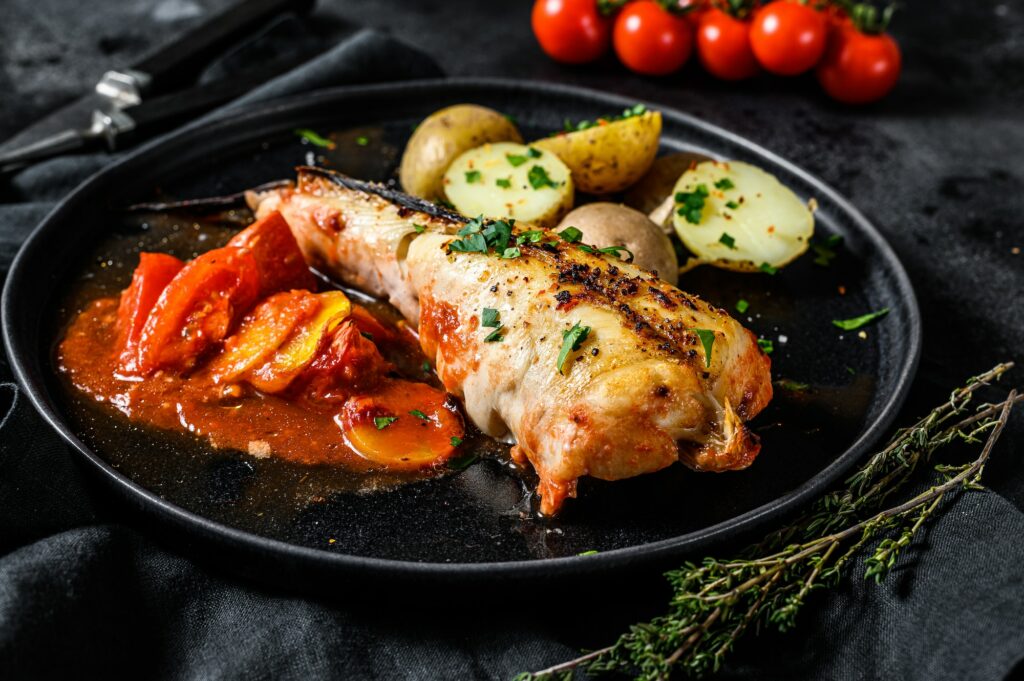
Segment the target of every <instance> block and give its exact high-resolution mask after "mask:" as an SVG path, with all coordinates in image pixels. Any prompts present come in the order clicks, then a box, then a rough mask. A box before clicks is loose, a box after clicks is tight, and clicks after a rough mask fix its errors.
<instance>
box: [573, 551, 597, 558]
mask: <svg viewBox="0 0 1024 681" xmlns="http://www.w3.org/2000/svg"><path fill="white" fill-rule="evenodd" d="M596 554H597V549H590V550H589V551H582V552H580V553H577V554H576V555H577V556H593V555H596Z"/></svg>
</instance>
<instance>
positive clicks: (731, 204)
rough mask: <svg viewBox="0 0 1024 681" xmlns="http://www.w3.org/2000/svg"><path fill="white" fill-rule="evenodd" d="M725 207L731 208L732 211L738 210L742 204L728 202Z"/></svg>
mask: <svg viewBox="0 0 1024 681" xmlns="http://www.w3.org/2000/svg"><path fill="white" fill-rule="evenodd" d="M725 207H726V208H731V209H732V210H736V209H737V208H739V207H740V204H738V203H736V202H735V201H726V202H725Z"/></svg>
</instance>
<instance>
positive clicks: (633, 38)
mask: <svg viewBox="0 0 1024 681" xmlns="http://www.w3.org/2000/svg"><path fill="white" fill-rule="evenodd" d="M692 33H693V29H691V28H690V24H689V22H687V21H686V19H684V18H683V17H682V16H675V15H673V14H671V13H670V12H668V11H666V10H665V9H664V8H663V7H662V6H661V5H659V4H658V3H657V2H655V1H654V0H637V1H636V2H631V3H629V4H628V5H626V6H625V7H624V8H623V9H622V11H621V12H619V16H618V17H616V19H615V28H614V31H613V33H612V44H613V45H614V46H615V54H617V55H618V56H619V59H620V60H621V61H622V63H623V64H625V65H626V67H627V68H629V69H630V70H632V71H636V72H637V73H643V74H646V75H649V76H663V75H665V74H667V73H672V72H673V71H675V70H677V69H679V68H680V67H681V66H682V65H683V64H685V63H686V60H687V59H689V58H690V52H692V51H693V35H692Z"/></svg>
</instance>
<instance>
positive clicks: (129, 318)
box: [117, 253, 185, 374]
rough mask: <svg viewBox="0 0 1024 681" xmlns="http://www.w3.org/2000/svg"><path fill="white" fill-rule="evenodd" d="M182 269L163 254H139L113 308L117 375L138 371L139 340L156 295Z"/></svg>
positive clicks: (156, 297)
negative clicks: (114, 312) (118, 373)
mask: <svg viewBox="0 0 1024 681" xmlns="http://www.w3.org/2000/svg"><path fill="white" fill-rule="evenodd" d="M184 266H185V263H183V262H182V261H180V260H178V259H177V258H175V257H174V256H173V255H167V254H166V253H140V254H139V266H138V267H136V268H135V273H134V274H132V283H131V285H130V286H128V288H126V289H125V290H124V293H122V294H121V303H120V304H119V305H118V307H117V327H118V347H119V348H121V353H120V355H119V358H118V371H119V372H121V373H123V374H133V373H135V372H136V371H137V370H138V359H139V337H140V336H141V335H142V328H143V326H144V325H145V324H146V318H147V317H149V312H150V310H152V309H153V306H154V305H156V301H157V299H158V298H160V294H161V293H163V290H164V289H165V288H167V285H168V284H169V283H171V280H172V279H174V276H175V275H176V274H177V273H178V272H180V271H181V268H182V267H184Z"/></svg>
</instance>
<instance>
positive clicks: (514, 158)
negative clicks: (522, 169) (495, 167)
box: [505, 154, 526, 166]
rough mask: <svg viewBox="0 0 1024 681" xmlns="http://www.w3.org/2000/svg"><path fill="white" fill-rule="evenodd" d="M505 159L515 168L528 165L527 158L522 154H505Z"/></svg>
mask: <svg viewBox="0 0 1024 681" xmlns="http://www.w3.org/2000/svg"><path fill="white" fill-rule="evenodd" d="M505 158H506V160H508V162H509V163H511V164H512V165H513V166H521V165H523V164H524V163H526V157H525V156H523V155H521V154H505Z"/></svg>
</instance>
